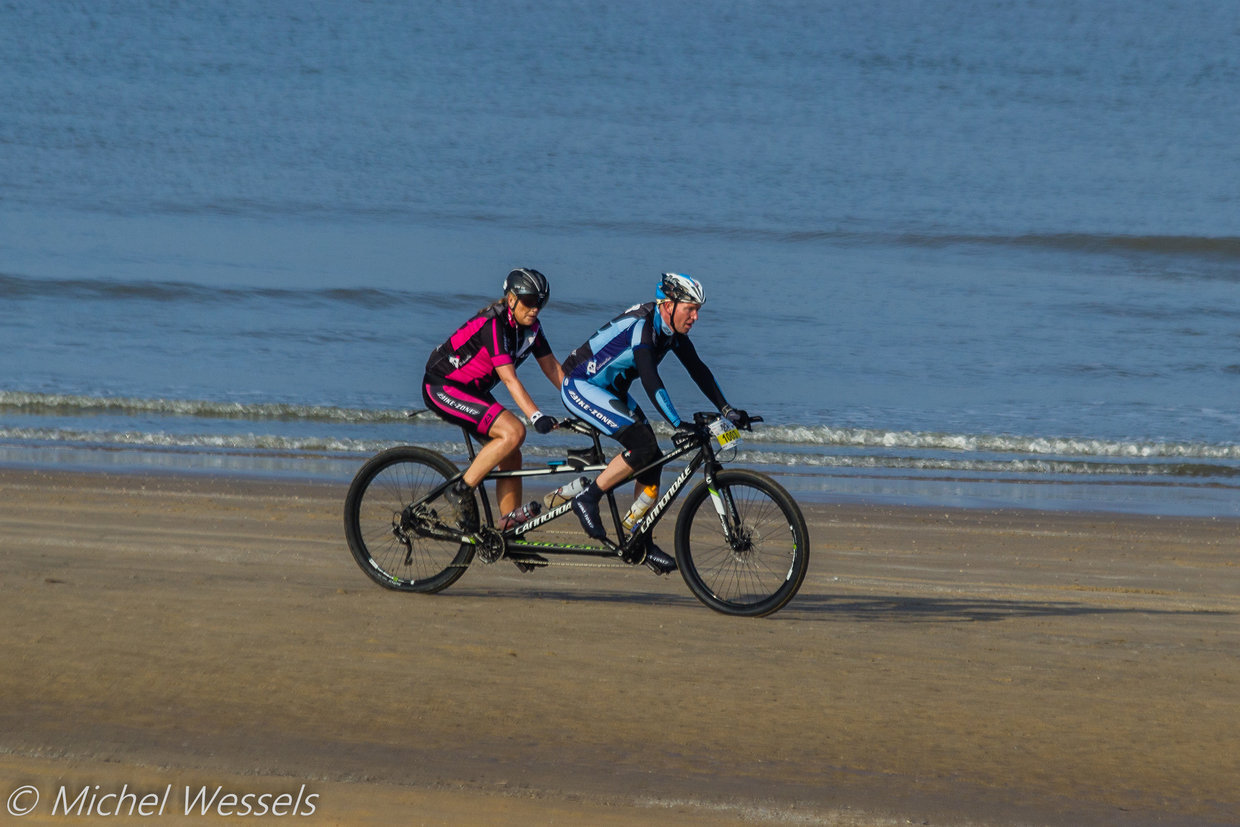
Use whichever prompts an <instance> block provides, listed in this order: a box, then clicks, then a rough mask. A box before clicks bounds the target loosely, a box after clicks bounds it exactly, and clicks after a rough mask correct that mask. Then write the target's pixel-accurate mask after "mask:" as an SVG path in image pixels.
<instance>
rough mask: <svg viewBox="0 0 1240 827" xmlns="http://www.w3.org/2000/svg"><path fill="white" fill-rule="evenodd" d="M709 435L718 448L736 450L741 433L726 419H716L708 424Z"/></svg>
mask: <svg viewBox="0 0 1240 827" xmlns="http://www.w3.org/2000/svg"><path fill="white" fill-rule="evenodd" d="M710 433H711V435H712V436H714V438H715V441H716V442H718V443H719V447H720V448H737V447H739V446H740V444H741V441H742V440H741V432H740V431H738V430H736V426H735V425H733V424H732V423H731V422H729V421H728V420H726V419H716V420H715V421H714V422H712V423H710Z"/></svg>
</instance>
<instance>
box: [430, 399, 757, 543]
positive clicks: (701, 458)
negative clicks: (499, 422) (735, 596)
mask: <svg viewBox="0 0 1240 827" xmlns="http://www.w3.org/2000/svg"><path fill="white" fill-rule="evenodd" d="M708 417H709V418H713V417H714V415H713V414H695V415H694V421H695V422H696V423H697V424H699V425H702V424H704V422H705V421H706V420H707V418H708ZM561 428H565V429H567V430H571V431H573V432H575V433H580V434H583V435H585V436H589V437H590V438H591V439H592V441H593V447H592V449H585V450H578V451H570V458H571V457H573V456H577V457H579V458H580V456H581V455H582V454H584V455H586V457H588V459H591V460H594V462H593V463H591V464H582V465H576V464H574V463H573V462H572V461H571V459H566V460H565V461H564V462H563V463H560V464H557V465H555V466H553V467H548V468H522V469H518V470H513V471H498V470H497V471H492V472H491V473H489V474H487V476H486V477H485V478H484V479H483V483H485V482H486V481H487V480H501V479H513V478H521V479H525V478H538V477H550V476H555V475H563V474H570V473H575V474H580V473H583V472H598V471H602V470H603V469H604V468H606V467H607V464H606V463H605V462H603V459H604V455H603V446H602V441H601V439H600V434H599V432H598V431H597V430H595V429H594V428H592V427H590V426H589V425H587V424H586V423H584V422H579V421H576V420H569V421H568V422H567V423H565V425H562V426H561ZM462 433H464V434H465V445H466V450H467V453H468V454H469V458H470V461H472V460H473V458H474V456H475V453H476V452H475V448H474V443H473V436H472V434H470V433H469V431H468V430H466V429H464V428H462ZM686 456H688V457H689V461H688V464H687V465H686V466H685V468H684V470H683V471H681V472H680V473H679V474H678V475H677V476H676V478H675V479H674V480H672V483H671V485H669V486H668V487H667V490H666V491H665V492H664V493H663V494H662V495H661V496H660V497H659V499H658V500H657V501H656V502H655V503H653V504H652V505H651V506H650V509H649V511H647V512H646V514H645V515H643V517H642V519H641V520H640V521H639V522H638V523H637V525H636V526H635V528H634V529H633V530H632V532H626V531H625V530H624V526H623V523H622V518H621V516H620V510H619V508H618V506H617V505H616V497H615V491H616V488H613V489H611V490H609V491H607V492H605V495H606V497H607V502H608V505H609V509H610V511H611V516H612V520H613V526H614V529H615V534H616V537H617V538H618V540H619V542H618V543H617V542H613V541H612V540H611V538H607V539H604V540H600V541H598V542H599V543H601V545H594V544H592V543H546V542H537V541H529V540H524V539H522V538H523V537H524V535H526V534H528V533H529V532H531V531H534V530H535V529H537V528H540V527H542V526H545V525H547V524H548V523H550V522H553V521H555V520H557V519H559V518H560V517H562V516H564V515H565V514H567V513H569V512H570V511H572V503H571V502H565V503H561V504H560V505H558V506H556V507H555V508H552V509H550V510H548V511H545V512H544V513H542V514H539V515H538V516H537V517H533V518H531V519H529V520H526V521H525V522H523V523H521V524H520V525H518V526H515V527H514V528H511V529H509V530H507V531H504V532H501V534H502V537H503V538H504V540H505V545H506V547H507V549H508V550H509V551H512V552H516V553H518V554H520V553H521V552H525V553H527V554H533V553H535V552H538V553H548V554H567V555H584V556H598V557H615V556H617V555H619V556H620V557H621V558H622V559H624V560H625V561H626V562H633V561H634V560H636V561H640V559H641V558H640V556H638V552H641V551H643V550H644V548H645V544H646V541H647V540H648V538H649V537H650V536H651V535H652V533H653V530H654V527H655V526H656V525H657V524H658V523H659V521H660V520H661V519H662V518H663V516H664V515H665V514H666V513H667V510H668V507H669V506H670V505H671V504H672V503H673V502H674V501H675V500H676V498H677V497H678V496H679V495H680V493H681V492H682V491H683V490H684V488H685V486H686V485H688V484H689V481H690V480H691V479H692V477H693V475H694V474H695V473H696V472H697V471H698V470H699V469H704V476H705V481H706V484H707V486H708V487H709V489H710V491H711V499H712V500H713V501H714V504H715V508H716V510H717V511H718V512H719V517H720V521H721V522H722V523H723V526H724V532H725V535H726V536H727V537H728V538H729V539H731V536H732V531H731V526H732V525H735V519H732V520H729V519H727V516H726V515H727V513H728V512H729V511H730V510H731V509H730V508H729V507H728V506H727V504H725V503H723V502H722V500H721V499H720V498H719V496H718V495H717V494H716V493H715V486H714V483H713V480H714V477H715V474H717V473H718V471H719V470H720V469H721V468H722V464H721V463H720V462H719V461H718V459H717V458H716V452H715V444H714V440H713V439H711V438H710V437H709V436H704V437H703V438H702V439H699V440H698V441H696V442H695V443H689V444H686V445H682V446H678V447H676V448H673V449H672V451H670V452H669V453H667V454H665V455H664V456H662V457H660V458H659V459H657V460H655V461H654V462H652V463H650V464H648V465H646V466H645V467H643V468H639V469H637V470H636V471H634V473H633V474H632V475H631V476H630V477H629V479H632V478H634V477H636V476H637V475H638V474H641V473H642V472H644V471H647V470H650V469H653V468H663V467H664V466H666V465H668V464H670V463H672V462H675V461H676V460H678V459H681V458H682V457H686ZM462 473H463V472H462ZM459 476H460V475H459V474H458V475H457V477H454V478H453V479H452V480H449V481H448V483H446V484H445V485H444V486H441V487H440V488H439V489H437V490H436V491H433V492H431V494H430V495H429V496H428V498H427V499H431V498H433V497H434V496H437V495H438V493H439V492H440V491H442V490H443V489H444V488H446V487H447V485H450V484H451V483H453V482H455V480H456V479H457V478H459ZM617 487H618V486H617ZM478 489H479V491H480V492H481V493H482V502H483V510H484V512H485V514H486V525H487V526H488V527H490V528H494V520H493V516H492V512H491V505H490V498H489V497H488V496H487V494H486V492H485V489H484V488H483V486H482V485H479V486H478ZM626 535H627V536H626ZM461 539H462V542H476V535H474V536H470V535H462V538H461Z"/></svg>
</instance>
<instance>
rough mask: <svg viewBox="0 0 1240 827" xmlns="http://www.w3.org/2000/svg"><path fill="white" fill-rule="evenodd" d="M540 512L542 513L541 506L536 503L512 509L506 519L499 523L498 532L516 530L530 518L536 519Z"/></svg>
mask: <svg viewBox="0 0 1240 827" xmlns="http://www.w3.org/2000/svg"><path fill="white" fill-rule="evenodd" d="M540 511H542V506H541V505H540V504H539V503H537V502H532V503H526V504H525V505H523V506H521V507H520V508H514V509H513V510H512V511H511V512H509V514H508V516H507V517H505V518H504V519H502V520H500V521H499V530H500V531H508V530H509V529H511V528H516V527H517V526H519V525H521V523H523V522H525V521H526V520H528V519H530V518H531V517H537V516H538V514H539V512H540Z"/></svg>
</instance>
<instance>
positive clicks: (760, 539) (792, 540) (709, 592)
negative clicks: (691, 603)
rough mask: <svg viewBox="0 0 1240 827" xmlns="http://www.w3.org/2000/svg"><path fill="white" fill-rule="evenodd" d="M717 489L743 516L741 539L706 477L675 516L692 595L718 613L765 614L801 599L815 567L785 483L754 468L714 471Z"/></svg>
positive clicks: (679, 556)
mask: <svg viewBox="0 0 1240 827" xmlns="http://www.w3.org/2000/svg"><path fill="white" fill-rule="evenodd" d="M715 485H716V488H715V490H716V492H717V493H718V494H719V495H720V496H721V497H723V498H725V500H726V498H728V497H730V498H731V500H732V501H733V502H734V503H735V506H736V512H737V514H738V516H739V517H740V525H739V528H740V535H739V536H738V541H737V542H734V543H730V542H729V541H728V539H727V538H726V537H725V536H724V532H723V527H722V522H721V520H720V516H719V513H718V512H717V510H716V508H715V507H714V506H713V505H707V507H706V508H703V507H702V506H703V504H707V503H711V502H712V499H711V494H710V490H709V489H708V486H707V484H706V483H705V482H702V483H699V484H698V485H697V487H695V488H694V489H693V490H692V491H690V492H689V494H688V495H687V496H686V497H685V502H684V505H683V506H682V507H681V509H680V514H679V516H678V517H677V518H676V564H677V565H678V566H679V567H680V574H681V576H682V577H683V578H684V580H685V583H686V584H687V585H688V586H689V590H690V591H691V592H693V595H694V596H695V597H696V598H697V599H698V600H700V601H702V602H703V603H705V604H706V605H707V606H709V607H710V608H712V609H714V610H715V611H717V612H722V613H723V614H727V615H736V616H739V617H765V616H766V615H769V614H772V613H774V612H777V611H779V610H780V609H782V608H783V607H784V606H786V605H787V604H788V601H790V600H792V598H793V597H794V596H796V593H797V590H798V589H800V588H801V583H802V581H804V580H805V572H806V571H807V570H808V569H809V529H808V528H807V527H806V524H805V516H804V515H803V514H802V513H801V508H800V506H798V505H797V503H796V500H794V499H793V498H792V495H790V494H789V493H788V492H787V491H786V490H784V488H783V486H781V485H780V484H779V483H777V482H775V480H773V479H771V478H770V477H768V476H766V475H765V474H759V473H757V472H756V471H747V470H735V471H732V470H729V471H721V472H720V473H719V474H717V475H715Z"/></svg>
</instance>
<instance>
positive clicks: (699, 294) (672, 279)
mask: <svg viewBox="0 0 1240 827" xmlns="http://www.w3.org/2000/svg"><path fill="white" fill-rule="evenodd" d="M654 297H655V298H656V299H657V300H658V301H661V302H662V301H672V302H691V303H693V304H705V303H706V291H705V290H704V289H702V283H701V282H700V281H698V280H697V279H695V278H693V277H692V276H686V275H684V274H682V273H664V274H663V279H662V280H661V281H660V282H659V286H658V288H657V289H656V290H655V291H654Z"/></svg>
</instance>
